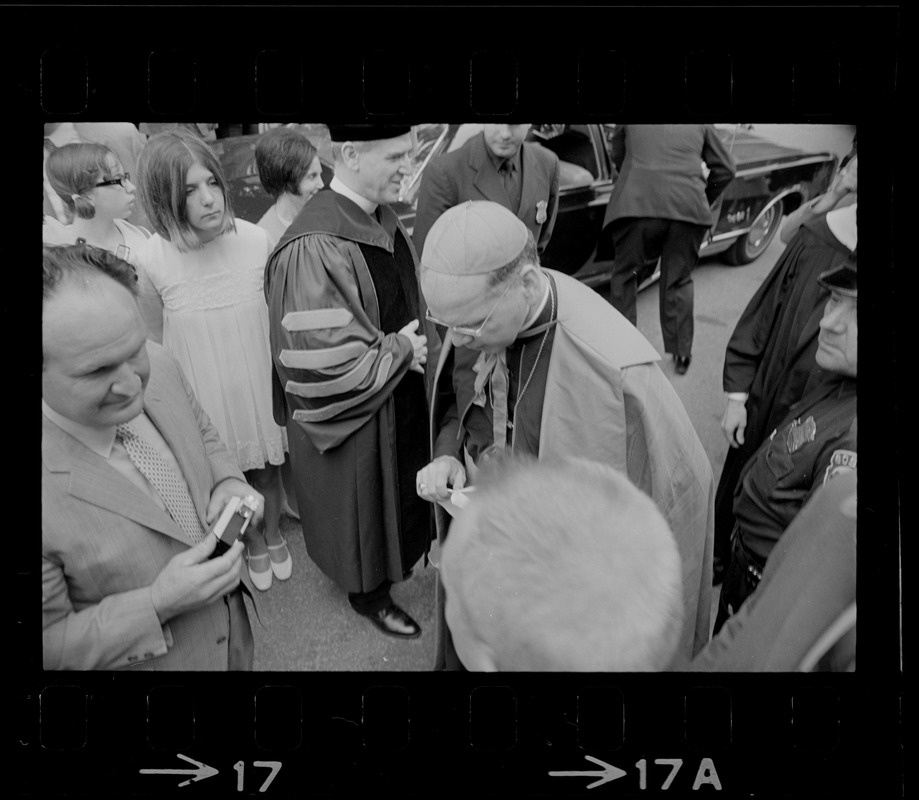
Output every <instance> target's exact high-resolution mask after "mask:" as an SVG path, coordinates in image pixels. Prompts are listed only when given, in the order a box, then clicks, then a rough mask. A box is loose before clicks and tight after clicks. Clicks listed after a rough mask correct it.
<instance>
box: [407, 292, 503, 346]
mask: <svg viewBox="0 0 919 800" xmlns="http://www.w3.org/2000/svg"><path fill="white" fill-rule="evenodd" d="M510 288H511V282H510V281H509V282H508V284H507V286H505V287H504V291H503V292H501V296H500V297H499V298H498V302H497V303H495V305H494V307H493V308H492V309H491V311H489V312H488V316H487V317H485V319H483V320H482V324H481V325H479V327H478V328H464V327H463V326H462V325H448V324H447V323H446V322H441V321H440V320H439V319H437V318H436V317H432V316H431V311H430V309H426V310H425V312H424V317H425V319H426V320H427V321H428V322H433V323H434V324H435V325H440V326H441V327H442V328H449V329H450V330H451V331H453V332H454V333H457V334H459V335H460V336H471V337H472V338H473V339H478V338H479V337H480V336H481V335H482V331H483V330H485V326H486V325H487V324H488V320H490V319H491V315H492V314H494V313H495V311H497V310H498V306H499V305H501V301H502V300H503V299H504V295H506V294H507V290H508V289H510Z"/></svg>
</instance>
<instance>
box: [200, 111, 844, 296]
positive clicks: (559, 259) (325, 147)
mask: <svg viewBox="0 0 919 800" xmlns="http://www.w3.org/2000/svg"><path fill="white" fill-rule="evenodd" d="M294 127H296V128H298V129H299V130H301V131H302V132H303V133H304V134H305V135H306V136H308V137H309V138H310V140H311V141H312V142H313V143H314V144H315V145H316V147H317V148H318V150H319V156H320V160H321V161H322V162H323V165H324V166H323V172H324V179H325V182H326V184H328V181H329V180H330V179H331V174H332V173H331V155H330V148H329V144H330V142H329V133H328V129H327V128H326V126H325V125H321V124H308V125H297V126H294ZM481 128H482V126H481V125H480V124H443V123H430V124H425V125H417V126H415V129H414V130H415V134H416V138H417V141H418V147H417V149H416V152H415V156H414V166H415V169H414V171H413V173H412V174H411V175H410V176H409V177H408V178H407V179H406V181H405V185H404V186H403V190H402V195H401V197H400V200H399V202H398V203H397V204H396V205H395V210H396V212H397V213H398V214H399V217H400V218H401V219H402V222H403V224H404V225H405V226H406V228H407V229H408V230H409V232H411V230H412V226H413V223H414V219H415V204H416V203H417V197H418V188H419V186H420V184H421V177H422V175H423V174H424V168H425V167H426V166H427V164H428V163H429V162H430V160H431V159H432V158H434V157H436V156H438V155H440V154H442V153H448V152H451V151H453V150H455V149H456V148H458V147H460V146H462V144H463V142H465V141H466V140H467V139H469V138H470V137H471V136H474V135H476V134H477V133H478V131H479V130H481ZM717 130H718V133H719V136H721V137H722V139H723V140H724V142H725V144H726V145H727V147H728V149H729V150H730V151H731V153H732V155H733V156H734V159H735V161H736V163H737V174H736V176H735V178H734V180H733V181H731V183H730V184H729V185H728V187H727V189H725V191H724V194H723V195H722V197H721V198H720V200H719V203H718V207H717V209H716V211H717V215H718V216H717V221H716V222H715V224H714V225H713V226H712V228H711V230H710V231H709V234H708V236H707V237H706V239H705V241H704V242H703V244H702V247H701V251H700V252H701V255H702V256H703V257H705V256H711V255H715V254H719V253H721V254H723V258H724V260H725V261H726V262H727V263H729V264H733V265H743V264H749V263H751V262H752V261H754V260H756V259H757V258H758V257H759V256H760V255H762V253H763V252H765V250H766V248H767V247H768V246H769V244H770V243H771V242H772V239H773V238H774V237H775V234H776V233H777V231H778V229H779V226H780V224H781V220H782V215H783V214H786V213H789V212H791V211H794V210H795V209H796V208H798V206H800V205H801V203H803V202H806V201H807V200H809V199H811V198H812V197H815V196H817V195H818V194H821V193H823V192H824V191H826V189H827V187H828V186H829V183H830V181H831V180H832V177H833V175H834V174H835V172H836V168H837V159H836V156H834V155H832V154H831V153H829V152H818V153H807V152H804V151H802V150H795V149H792V148H789V147H784V146H782V145H779V144H776V143H774V142H770V141H768V140H766V139H763V138H760V137H758V136H756V135H755V134H754V133H751V132H750V131H749V130H746V129H742V128H741V127H740V126H719V127H717ZM614 132H615V125H608V124H594V123H588V124H580V125H575V124H541V125H534V126H533V127H532V129H531V131H530V138H531V139H533V140H534V141H537V142H539V143H540V144H541V145H543V146H544V147H546V148H548V149H549V150H552V151H553V152H554V153H556V155H558V157H559V159H560V162H561V174H560V191H559V210H558V219H557V220H556V224H555V230H554V232H553V234H552V239H551V240H550V242H549V245H548V247H547V249H546V251H545V253H544V255H543V263H544V264H545V265H546V266H548V267H552V268H553V269H557V270H559V271H561V272H565V273H568V274H570V275H574V276H576V277H577V278H579V279H580V280H582V281H584V282H585V283H587V284H589V285H599V284H602V283H603V282H604V281H605V280H606V278H607V276H608V275H609V269H610V264H611V260H612V258H613V255H614V254H613V252H612V246H611V244H610V242H608V241H605V240H603V239H601V236H600V232H601V225H602V223H603V216H604V212H605V211H606V206H607V203H608V201H609V196H610V193H611V192H612V188H613V184H614V182H615V179H616V170H615V167H614V166H613V163H612V158H611V148H610V145H611V142H612V137H613V133H614ZM257 139H258V136H257V135H248V136H236V137H232V136H231V137H229V138H224V139H218V140H217V142H215V143H214V146H215V149H216V150H217V151H218V156H219V157H220V159H221V163H222V164H223V166H224V169H225V170H226V173H227V179H228V181H229V183H230V194H231V197H232V202H233V208H234V210H235V211H236V213H237V214H238V215H239V216H240V217H242V218H243V219H247V220H251V221H257V220H258V219H259V217H261V215H262V214H263V213H264V212H265V211H266V210H267V208H268V207H269V206H270V205H271V202H272V201H271V198H270V197H268V195H267V194H265V192H264V190H263V189H262V187H261V184H260V183H259V180H258V173H257V170H256V168H255V142H256V140H257ZM655 267H656V264H653V263H652V264H648V265H647V266H646V270H645V273H644V274H643V275H642V276H641V278H642V280H643V282H644V283H648V282H650V281H651V280H653V279H654V278H655V277H656V272H655Z"/></svg>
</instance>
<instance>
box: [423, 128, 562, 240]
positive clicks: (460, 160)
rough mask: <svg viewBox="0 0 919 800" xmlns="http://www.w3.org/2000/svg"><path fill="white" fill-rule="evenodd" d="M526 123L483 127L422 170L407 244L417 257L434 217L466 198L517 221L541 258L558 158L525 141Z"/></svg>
mask: <svg viewBox="0 0 919 800" xmlns="http://www.w3.org/2000/svg"><path fill="white" fill-rule="evenodd" d="M529 130H530V126H529V125H485V128H484V130H483V131H482V132H481V133H479V134H477V135H476V136H473V137H472V138H471V139H470V140H469V141H468V142H466V143H465V144H464V145H463V146H462V147H461V148H459V150H456V151H454V152H452V153H447V154H446V155H443V156H440V157H439V158H435V159H433V160H432V161H431V163H430V164H428V166H427V167H426V168H425V170H424V175H423V176H422V178H421V188H420V189H419V191H418V213H417V215H416V216H415V227H414V230H413V232H412V240H413V241H414V243H415V250H416V251H417V252H418V253H421V252H422V250H423V249H424V239H425V237H426V236H427V235H428V231H429V230H430V229H431V226H432V225H433V224H434V222H435V221H436V220H437V218H438V217H439V216H440V215H441V214H443V213H444V211H446V210H447V209H448V208H453V206H455V205H459V204H460V203H462V202H464V201H466V200H491V201H492V202H495V203H500V204H501V205H502V206H504V207H505V208H507V209H509V210H510V211H512V212H513V213H514V214H516V215H517V217H518V218H519V219H520V220H522V221H523V223H524V225H526V226H527V228H528V229H529V230H530V232H531V233H532V234H533V238H534V239H535V241H536V246H537V250H538V253H539V255H542V253H543V251H544V250H545V249H546V246H547V245H548V244H549V238H550V237H551V236H552V229H553V228H554V227H555V215H556V213H557V211H558V176H559V166H558V156H556V155H555V153H553V152H552V151H551V150H547V149H545V148H544V147H541V146H540V145H538V144H535V143H533V142H527V141H526V137H527V133H529Z"/></svg>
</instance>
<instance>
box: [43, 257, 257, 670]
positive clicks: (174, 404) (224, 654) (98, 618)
mask: <svg viewBox="0 0 919 800" xmlns="http://www.w3.org/2000/svg"><path fill="white" fill-rule="evenodd" d="M42 260H43V265H42V266H43V273H44V286H43V301H42V631H43V636H42V644H43V648H42V649H43V664H44V668H45V669H78V670H86V669H121V668H139V669H150V670H158V669H181V670H227V669H251V668H252V658H253V642H252V631H251V629H250V627H249V619H248V616H247V614H246V609H245V605H244V603H243V599H242V596H241V594H240V592H239V591H237V589H238V587H239V581H240V565H241V563H242V558H241V553H242V544H241V542H237V543H236V544H234V545H233V546H232V547H231V548H230V549H229V550H228V551H227V552H226V553H224V554H223V555H221V556H218V557H214V558H210V556H211V555H212V554H213V552H214V549H215V545H216V537H215V536H214V535H213V534H212V533H209V532H208V531H207V527H208V526H209V525H210V524H211V523H212V522H214V521H215V520H216V519H217V517H218V516H219V515H220V513H221V511H222V510H223V508H224V506H225V505H226V503H227V501H228V500H229V499H230V498H231V497H233V496H240V497H243V496H246V495H250V494H251V495H254V497H255V499H256V502H257V505H258V510H257V512H256V513H255V520H256V521H257V519H258V518H259V517H260V516H261V513H262V509H263V507H264V501H263V499H262V498H261V496H260V495H259V494H258V493H257V492H255V491H254V490H253V489H252V488H251V487H250V486H249V485H248V484H247V483H246V482H245V480H244V479H243V476H242V473H241V472H240V471H239V468H238V467H237V465H236V463H235V461H234V459H233V457H232V456H231V455H230V453H229V452H228V451H227V449H226V448H225V447H224V445H223V444H222V443H221V441H220V439H219V437H218V434H217V431H216V430H215V429H214V427H213V426H212V425H211V423H210V421H209V420H208V418H207V416H206V415H205V413H204V411H203V410H202V409H201V407H200V406H199V405H198V403H197V401H196V400H195V397H194V394H193V393H192V391H191V389H190V387H189V386H188V383H187V382H186V380H185V378H184V376H183V375H182V372H181V368H180V367H179V365H178V364H177V363H176V362H175V361H174V360H173V359H172V357H171V356H170V355H168V354H167V353H166V351H165V350H164V349H163V348H162V347H160V346H159V345H157V344H155V343H153V342H148V341H147V340H146V333H145V329H144V324H143V321H142V319H141V317H140V312H139V311H138V308H137V304H136V302H135V298H134V295H135V294H136V288H135V284H136V278H135V275H134V272H133V269H132V267H130V266H129V265H128V264H126V263H125V262H123V261H121V260H120V259H118V258H116V257H115V256H113V255H112V254H110V253H108V252H106V251H103V250H98V249H96V248H93V247H89V246H87V245H77V246H74V247H52V248H48V247H46V248H44V252H43V259H42ZM128 423H129V425H128V427H125V425H126V424H128Z"/></svg>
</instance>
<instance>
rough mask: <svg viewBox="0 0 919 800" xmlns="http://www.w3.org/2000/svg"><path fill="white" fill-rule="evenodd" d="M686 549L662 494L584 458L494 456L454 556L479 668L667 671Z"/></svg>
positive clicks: (463, 630)
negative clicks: (650, 493)
mask: <svg viewBox="0 0 919 800" xmlns="http://www.w3.org/2000/svg"><path fill="white" fill-rule="evenodd" d="M680 571H681V568H680V556H679V552H678V550H677V546H676V543H675V541H674V538H673V534H672V533H671V531H670V528H669V526H668V525H667V522H666V521H665V520H664V518H663V516H662V515H661V513H660V512H659V511H658V510H657V507H656V506H655V504H654V503H653V501H652V500H651V499H650V498H648V497H647V496H646V495H645V494H643V493H642V492H641V491H639V490H638V489H637V488H636V487H634V486H633V485H632V484H631V483H630V482H629V480H628V479H627V478H626V477H625V476H624V475H621V474H620V473H619V472H617V471H616V470H615V469H613V468H612V467H609V466H606V465H604V464H600V463H596V462H591V461H586V460H583V459H570V458H568V459H549V460H546V461H536V460H535V459H533V458H529V457H527V458H519V457H518V458H515V459H508V460H500V459H499V460H496V461H493V462H491V463H490V464H489V465H488V466H487V467H486V468H485V470H484V471H483V472H482V473H481V474H480V479H479V480H478V481H477V491H476V493H475V495H473V496H472V500H471V502H470V504H469V506H468V507H467V508H466V509H465V510H464V511H463V512H462V513H461V514H460V516H459V518H458V519H457V520H456V521H455V522H454V524H453V526H452V528H451V531H450V536H449V537H448V538H447V540H446V542H445V544H444V549H443V556H442V563H441V575H442V579H443V582H444V587H445V589H446V595H447V603H446V619H447V624H448V625H449V627H450V631H451V633H452V635H453V641H454V645H455V647H456V651H457V653H458V655H459V657H460V659H461V661H462V662H463V664H464V666H465V667H466V668H467V669H469V670H473V671H547V672H549V671H586V672H606V671H654V670H663V669H666V667H667V666H668V664H669V663H670V661H671V659H672V657H673V655H674V653H675V651H676V649H677V646H678V644H679V638H680V630H681V627H682V622H683V609H682V603H681V599H682V582H681V576H680Z"/></svg>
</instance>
